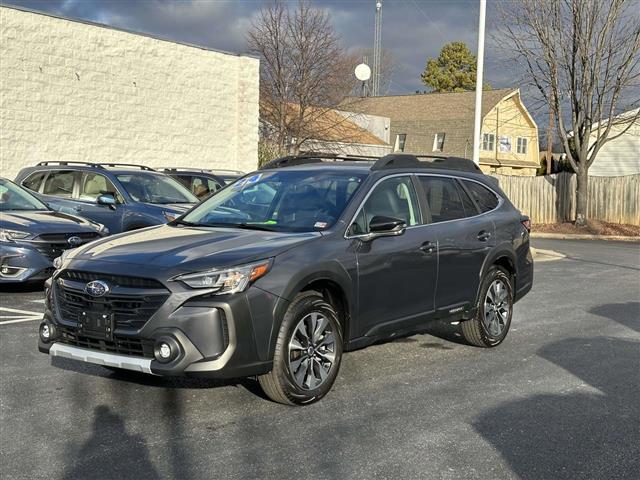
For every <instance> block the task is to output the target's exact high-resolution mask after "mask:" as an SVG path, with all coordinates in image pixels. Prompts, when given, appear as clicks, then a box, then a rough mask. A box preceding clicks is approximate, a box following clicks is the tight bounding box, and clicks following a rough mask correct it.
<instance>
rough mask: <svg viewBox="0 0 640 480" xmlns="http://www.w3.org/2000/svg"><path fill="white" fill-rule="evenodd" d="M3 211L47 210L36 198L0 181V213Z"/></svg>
mask: <svg viewBox="0 0 640 480" xmlns="http://www.w3.org/2000/svg"><path fill="white" fill-rule="evenodd" d="M4 210H49V209H48V208H47V206H46V205H45V204H44V203H42V202H41V201H40V200H38V199H37V198H36V197H34V196H33V195H31V194H30V193H28V192H26V191H25V190H23V189H22V188H20V187H19V186H17V185H16V184H14V183H12V182H9V181H7V180H4V179H0V211H4Z"/></svg>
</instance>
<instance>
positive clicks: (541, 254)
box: [530, 247, 567, 262]
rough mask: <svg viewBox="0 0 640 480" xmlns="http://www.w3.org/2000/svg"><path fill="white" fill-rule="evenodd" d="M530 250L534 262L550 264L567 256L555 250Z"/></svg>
mask: <svg viewBox="0 0 640 480" xmlns="http://www.w3.org/2000/svg"><path fill="white" fill-rule="evenodd" d="M530 248H531V255H533V259H534V260H535V261H536V262H550V261H552V260H561V259H563V258H566V257H567V256H566V255H565V254H564V253H560V252H556V251H555V250H543V249H541V248H533V247H530Z"/></svg>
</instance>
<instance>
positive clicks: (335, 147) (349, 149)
mask: <svg viewBox="0 0 640 480" xmlns="http://www.w3.org/2000/svg"><path fill="white" fill-rule="evenodd" d="M391 150H392V148H391V145H366V144H363V143H342V142H325V141H322V140H308V141H306V142H304V144H303V145H302V151H303V152H322V153H335V154H338V155H365V156H372V157H383V156H385V155H387V154H389V153H391Z"/></svg>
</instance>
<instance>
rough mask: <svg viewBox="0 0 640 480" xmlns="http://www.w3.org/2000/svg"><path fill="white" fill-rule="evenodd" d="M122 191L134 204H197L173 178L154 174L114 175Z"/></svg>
mask: <svg viewBox="0 0 640 480" xmlns="http://www.w3.org/2000/svg"><path fill="white" fill-rule="evenodd" d="M116 177H117V178H118V180H119V181H120V183H121V184H122V186H123V187H124V189H125V190H126V191H127V193H128V194H129V195H130V196H131V198H133V199H134V200H135V201H136V202H144V203H157V204H167V203H198V199H197V198H196V197H195V195H193V194H192V193H191V192H190V191H189V190H187V189H186V188H185V187H183V186H182V185H180V183H178V182H177V181H175V180H174V179H173V178H170V177H168V176H165V175H158V174H155V173H127V174H121V175H116Z"/></svg>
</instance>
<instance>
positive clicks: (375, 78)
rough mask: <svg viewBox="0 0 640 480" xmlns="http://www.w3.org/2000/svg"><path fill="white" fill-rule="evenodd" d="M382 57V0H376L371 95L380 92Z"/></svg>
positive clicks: (376, 94)
mask: <svg viewBox="0 0 640 480" xmlns="http://www.w3.org/2000/svg"><path fill="white" fill-rule="evenodd" d="M381 59H382V0H376V29H375V33H374V34H373V75H372V78H371V95H372V96H374V97H377V96H378V95H379V94H380V62H381Z"/></svg>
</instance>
